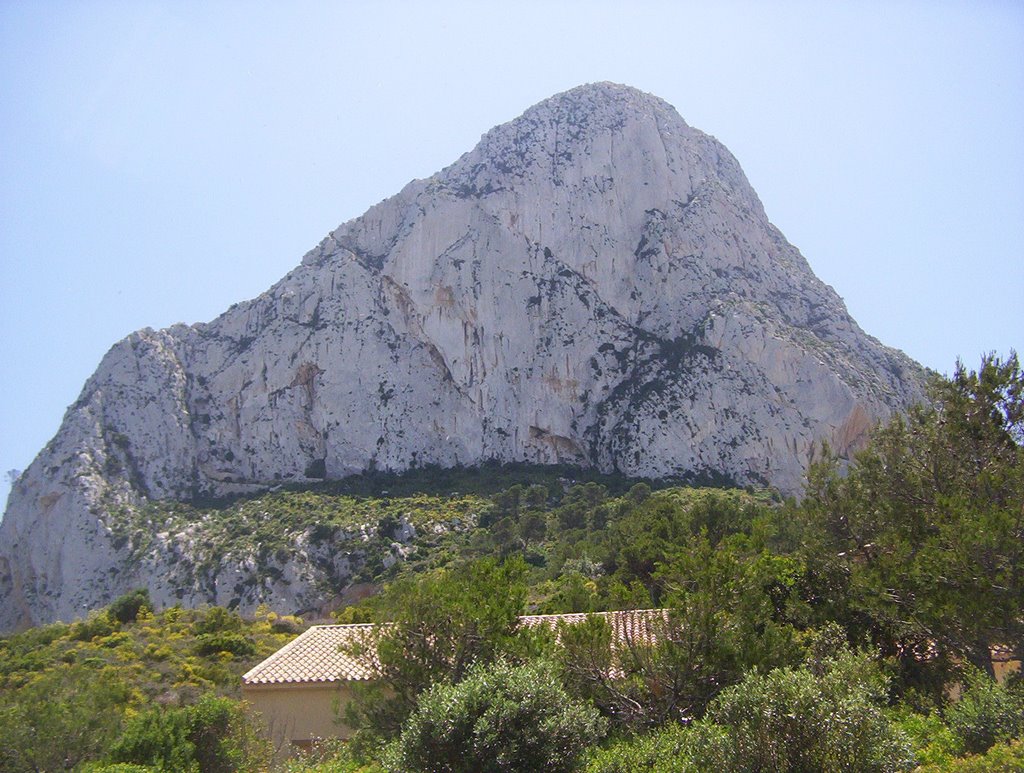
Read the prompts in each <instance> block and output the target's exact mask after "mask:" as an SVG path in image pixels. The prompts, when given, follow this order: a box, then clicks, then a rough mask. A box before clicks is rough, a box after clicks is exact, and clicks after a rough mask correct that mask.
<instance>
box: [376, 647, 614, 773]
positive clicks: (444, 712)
mask: <svg viewBox="0 0 1024 773" xmlns="http://www.w3.org/2000/svg"><path fill="white" fill-rule="evenodd" d="M604 729H605V722H604V720H602V719H601V717H600V716H599V715H598V713H597V710H596V709H594V708H593V707H592V706H589V705H587V704H585V703H582V702H580V701H574V700H572V699H571V698H570V697H569V695H568V694H567V693H566V692H565V690H564V689H563V688H562V686H561V685H560V684H559V683H558V679H557V677H556V675H555V673H554V668H553V667H552V666H551V665H550V664H547V663H545V662H544V661H534V662H532V663H529V664H527V665H523V666H514V665H510V664H509V663H507V662H503V661H499V662H497V663H494V664H492V665H490V666H481V667H475V668H473V669H472V670H471V671H470V673H469V676H467V677H466V679H465V680H463V681H462V682H459V683H458V684H454V685H447V684H441V685H436V686H435V687H433V688H431V689H430V690H428V691H427V692H426V693H424V694H423V696H422V697H421V698H420V701H419V706H418V708H417V709H416V711H415V712H414V713H413V714H412V716H410V717H409V719H408V720H407V721H406V723H405V725H404V727H403V729H402V734H401V736H400V737H399V738H398V740H396V741H395V742H393V743H392V744H391V745H390V746H389V747H388V750H387V753H386V755H385V760H384V762H385V766H386V767H387V768H388V769H389V770H395V771H408V772H409V773H412V772H413V771H423V772H424V773H492V772H493V773H498V771H509V770H544V771H551V773H559V772H560V771H565V772H566V773H568V771H572V770H575V769H576V766H577V763H578V761H579V757H580V755H581V754H582V752H583V750H584V749H586V748H587V747H588V746H590V745H591V744H593V743H594V742H595V741H597V739H598V738H599V737H600V736H601V735H602V734H603V732H604Z"/></svg>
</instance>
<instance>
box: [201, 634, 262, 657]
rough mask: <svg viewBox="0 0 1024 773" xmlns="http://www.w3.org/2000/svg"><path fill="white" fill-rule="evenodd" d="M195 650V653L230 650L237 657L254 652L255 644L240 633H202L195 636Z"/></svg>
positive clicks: (208, 653)
mask: <svg viewBox="0 0 1024 773" xmlns="http://www.w3.org/2000/svg"><path fill="white" fill-rule="evenodd" d="M195 652H196V654H197V655H216V654H217V653H218V652H230V653H231V654H232V655H238V656H239V657H248V656H249V655H255V654H256V645H255V643H253V640H252V639H250V638H249V637H248V636H246V635H244V634H241V633H231V632H218V633H202V634H199V636H197V637H196V644H195Z"/></svg>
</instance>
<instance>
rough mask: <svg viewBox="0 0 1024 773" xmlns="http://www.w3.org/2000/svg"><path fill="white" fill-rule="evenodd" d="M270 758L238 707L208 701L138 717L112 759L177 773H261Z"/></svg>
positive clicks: (227, 701)
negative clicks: (259, 772)
mask: <svg viewBox="0 0 1024 773" xmlns="http://www.w3.org/2000/svg"><path fill="white" fill-rule="evenodd" d="M267 753H268V749H267V748H266V746H265V744H264V743H263V742H260V741H257V740H256V738H255V735H254V731H253V729H252V727H251V726H250V724H249V720H248V719H247V718H246V717H245V715H244V713H243V710H242V705H241V704H240V703H238V702H236V701H233V700H230V699H229V698H218V697H215V696H213V695H206V696H204V697H203V698H201V699H200V701H199V702H198V703H196V704H195V705H192V706H186V707H184V708H177V709H160V708H154V709H149V710H148V711H145V712H143V713H141V714H138V715H136V716H135V717H133V718H132V719H131V720H130V721H129V722H128V724H127V725H126V726H125V729H124V732H123V733H122V734H121V737H120V738H119V739H118V740H117V741H116V742H115V743H114V744H113V745H112V746H111V747H110V753H109V758H110V760H111V761H112V762H117V763H128V764H134V765H146V766H149V767H151V768H153V769H155V770H159V771H168V772H170V771H173V772H174V773H199V772H201V773H233V772H234V771H249V770H254V769H259V768H260V767H262V766H263V764H264V763H265V762H266V757H267Z"/></svg>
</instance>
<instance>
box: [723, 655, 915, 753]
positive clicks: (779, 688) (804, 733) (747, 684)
mask: <svg viewBox="0 0 1024 773" xmlns="http://www.w3.org/2000/svg"><path fill="white" fill-rule="evenodd" d="M823 665H824V672H823V673H821V674H816V673H814V672H813V671H812V670H811V669H809V668H806V667H803V668H798V669H790V668H785V669H777V670H775V671H771V672H769V673H768V674H765V675H761V674H758V673H757V672H756V671H755V672H753V673H751V674H749V675H748V676H747V677H745V678H744V679H743V681H742V682H740V683H739V684H737V685H735V686H734V687H730V688H728V689H726V690H724V691H723V692H722V693H721V694H720V695H719V696H718V697H717V698H716V699H715V700H714V701H713V702H712V703H711V705H710V707H709V709H708V713H707V717H706V720H705V721H707V722H711V723H715V724H717V725H720V726H722V727H724V728H726V729H727V730H728V735H729V747H730V748H729V751H730V754H729V757H730V758H731V760H730V759H726V760H721V759H717V758H716V759H715V760H714V761H713V763H711V764H707V765H705V766H704V767H705V768H708V769H709V768H711V767H718V768H720V769H724V770H736V771H740V770H771V771H780V772H784V771H829V772H830V773H833V772H834V773H838V772H839V771H849V772H850V773H868V772H869V771H879V773H881V772H883V771H886V772H887V771H899V770H910V769H912V768H913V767H914V759H913V754H912V752H911V750H910V743H909V740H908V739H907V738H906V736H905V735H903V734H902V733H901V732H900V731H899V730H898V729H897V728H896V727H895V726H894V725H893V724H892V723H890V721H889V720H888V719H887V718H886V716H885V715H884V714H883V712H882V710H881V708H880V707H879V706H878V705H877V704H878V702H880V701H881V700H882V699H883V698H884V697H885V684H886V683H885V680H884V679H883V678H882V677H881V675H880V674H879V673H878V671H877V668H874V667H873V664H872V663H871V662H870V661H869V660H867V658H866V657H862V656H856V655H853V654H852V653H846V654H843V655H840V656H838V657H837V658H835V659H834V660H833V661H831V662H830V663H825V664H823ZM716 757H717V749H716ZM709 762H710V761H709Z"/></svg>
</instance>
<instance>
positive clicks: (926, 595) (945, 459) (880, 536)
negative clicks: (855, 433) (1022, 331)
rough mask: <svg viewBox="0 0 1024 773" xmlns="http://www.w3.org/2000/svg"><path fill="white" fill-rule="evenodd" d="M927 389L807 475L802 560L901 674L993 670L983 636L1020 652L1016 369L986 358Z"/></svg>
mask: <svg viewBox="0 0 1024 773" xmlns="http://www.w3.org/2000/svg"><path fill="white" fill-rule="evenodd" d="M930 394H931V403H930V404H929V405H924V406H919V407H917V408H914V409H913V410H911V411H910V412H909V414H908V415H907V416H906V417H896V418H894V419H893V420H892V421H890V422H889V423H888V424H887V425H885V426H884V427H882V428H881V429H879V430H878V431H877V432H876V433H875V434H874V436H873V437H872V440H871V442H870V444H869V445H868V447H867V448H866V449H865V450H864V451H863V452H862V453H861V454H859V455H858V456H857V457H856V459H855V460H854V462H853V464H852V465H851V467H850V469H849V472H848V474H847V475H845V476H843V475H841V474H840V472H839V469H838V465H837V464H836V463H835V461H834V460H827V461H826V462H824V463H822V464H819V465H817V466H816V467H815V468H814V469H813V470H812V472H811V474H810V478H809V486H808V491H807V498H806V500H805V503H804V506H803V507H802V509H801V514H802V517H803V518H804V519H805V521H806V523H807V525H808V531H807V535H806V536H807V539H806V542H805V544H806V546H807V548H808V549H807V550H806V553H805V555H806V558H807V561H808V564H809V565H810V566H811V567H812V572H816V573H817V574H818V576H819V577H821V578H824V580H825V582H823V583H822V586H823V587H824V588H825V590H826V595H827V598H822V599H820V601H821V602H822V603H823V606H825V607H832V613H834V614H838V615H841V616H844V617H845V621H846V622H847V623H849V624H851V625H852V626H853V627H854V628H858V627H860V628H863V629H864V630H867V631H868V632H869V633H870V634H871V635H872V636H873V637H874V639H875V641H876V642H877V643H879V644H880V645H882V646H883V647H885V648H886V649H887V651H888V653H889V654H892V655H894V656H897V657H899V658H901V659H902V660H903V661H904V664H905V666H906V667H907V668H908V669H913V668H914V667H915V666H914V663H915V662H919V661H920V660H921V659H922V658H923V657H924V656H925V655H926V654H928V653H930V654H931V655H935V654H936V653H937V654H939V655H940V656H943V657H944V658H946V659H947V660H948V659H957V660H967V661H969V662H970V663H972V664H974V665H975V666H977V667H978V668H980V669H982V670H984V671H986V672H987V673H988V674H989V675H990V676H991V675H992V673H993V668H992V662H991V656H990V653H991V648H992V646H993V645H997V644H999V645H1005V646H1010V647H1012V648H1013V649H1014V650H1015V652H1016V655H1017V657H1020V656H1021V654H1022V652H1024V615H1022V613H1021V610H1022V609H1024V451H1022V447H1021V443H1022V442H1024V378H1022V375H1021V369H1020V365H1019V363H1018V360H1017V356H1016V354H1013V353H1011V355H1010V357H1009V358H1007V359H1006V361H1002V360H1000V359H999V358H997V357H996V356H995V355H987V356H985V357H984V358H982V362H981V367H980V368H979V369H978V371H976V372H975V371H968V370H966V369H965V368H964V366H963V365H962V364H961V363H957V367H956V371H955V373H954V374H953V376H952V378H950V379H938V380H936V381H935V383H934V384H933V385H932V387H931V390H930ZM840 608H841V609H840ZM939 660H940V661H941V658H940V659H939ZM939 689H941V685H939Z"/></svg>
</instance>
